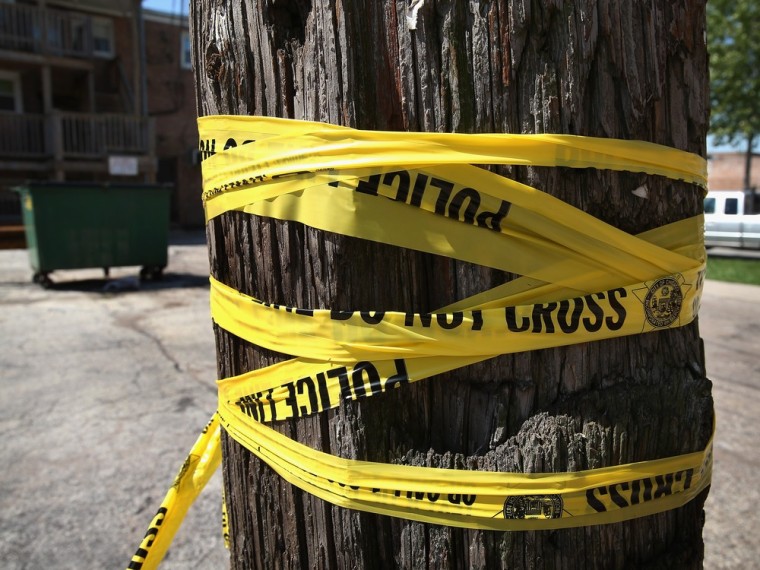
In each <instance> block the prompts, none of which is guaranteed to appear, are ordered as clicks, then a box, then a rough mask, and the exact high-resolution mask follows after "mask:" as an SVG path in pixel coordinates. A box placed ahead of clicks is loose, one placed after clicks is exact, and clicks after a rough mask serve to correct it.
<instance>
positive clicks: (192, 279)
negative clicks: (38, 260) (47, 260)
mask: <svg viewBox="0 0 760 570" xmlns="http://www.w3.org/2000/svg"><path fill="white" fill-rule="evenodd" d="M208 286H209V282H208V276H206V275H197V274H193V273H165V274H164V275H163V277H162V278H161V279H155V280H140V278H139V277H137V276H132V275H129V276H126V277H119V278H96V279H92V278H90V279H74V280H71V279H70V280H62V281H57V282H56V281H53V280H51V282H50V283H49V284H48V285H47V286H46V287H45V289H48V290H50V291H79V292H84V293H103V294H109V293H110V294H114V293H138V292H140V291H159V290H163V289H187V288H203V287H206V288H207V287H208Z"/></svg>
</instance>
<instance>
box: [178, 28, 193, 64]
mask: <svg viewBox="0 0 760 570" xmlns="http://www.w3.org/2000/svg"><path fill="white" fill-rule="evenodd" d="M179 65H180V67H181V68H182V69H192V68H193V60H192V53H191V51H190V32H188V31H187V30H184V31H183V32H182V34H180V46H179Z"/></svg>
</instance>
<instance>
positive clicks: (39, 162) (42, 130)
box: [0, 111, 155, 172]
mask: <svg viewBox="0 0 760 570" xmlns="http://www.w3.org/2000/svg"><path fill="white" fill-rule="evenodd" d="M0 132H1V133H3V136H2V137H0V170H17V171H18V170H55V171H57V172H61V171H87V170H93V171H99V170H103V169H107V158H108V157H109V156H113V155H128V156H137V157H138V158H139V159H141V161H142V162H144V163H145V165H144V167H143V168H141V172H145V171H153V170H155V165H153V164H152V162H153V160H154V156H155V151H154V146H153V141H154V136H153V120H152V119H150V118H143V117H139V116H133V115H121V114H107V113H97V114H96V113H69V112H60V111H54V112H53V113H50V114H48V115H40V114H28V113H27V114H20V113H7V112H0Z"/></svg>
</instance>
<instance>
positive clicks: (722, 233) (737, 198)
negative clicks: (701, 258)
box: [705, 190, 760, 248]
mask: <svg viewBox="0 0 760 570" xmlns="http://www.w3.org/2000/svg"><path fill="white" fill-rule="evenodd" d="M757 197H758V196H757V195H756V196H755V199H756V200H757ZM745 198H746V195H745V193H744V192H742V191H741V190H715V191H712V192H708V193H707V197H706V198H705V247H744V248H760V214H745V213H744V207H745V204H746V203H747V202H748V200H746V199H745Z"/></svg>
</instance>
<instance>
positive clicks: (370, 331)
mask: <svg viewBox="0 0 760 570" xmlns="http://www.w3.org/2000/svg"><path fill="white" fill-rule="evenodd" d="M198 124H199V131H200V138H201V152H202V155H203V162H202V165H203V202H204V207H205V211H206V218H207V220H210V219H212V218H214V217H216V216H218V215H220V214H222V213H223V212H227V211H231V210H239V211H243V212H246V213H249V214H255V215H258V216H266V217H271V218H275V219H279V220H289V221H295V222H300V223H303V224H305V225H308V226H311V227H313V228H317V229H321V230H325V231H330V232H336V233H339V234H342V235H346V236H353V237H358V238H362V239H367V240H373V241H377V242H382V243H386V244H391V245H396V246H399V247H405V248H411V249H415V250H419V251H423V252H428V253H433V254H436V255H442V256H447V257H450V258H453V259H457V260H461V261H466V262H469V263H476V264H480V265H483V266H486V267H490V268H495V269H500V270H503V271H508V272H510V273H514V274H518V275H521V276H522V277H519V278H517V279H515V280H512V281H509V282H507V283H504V284H502V285H499V286H497V287H494V288H492V289H490V290H487V291H484V292H481V293H479V294H477V295H474V296H471V297H468V298H466V299H461V300H459V301H457V302H455V303H453V304H451V305H449V306H447V307H442V308H440V309H439V310H437V311H434V312H432V313H415V312H394V311H374V310H366V309H359V310H356V311H336V310H330V309H313V308H302V307H287V306H283V305H278V304H275V303H272V302H270V301H265V300H260V299H255V298H253V297H250V296H247V295H244V294H243V293H241V292H239V291H236V290H235V289H233V288H231V287H229V286H228V285H226V284H224V283H221V282H219V281H217V280H216V279H214V278H213V277H211V278H210V281H211V289H210V293H211V295H210V302H211V315H212V318H213V320H214V322H215V323H216V324H217V325H218V326H220V327H222V328H223V329H225V330H226V331H228V332H230V333H232V334H234V335H236V336H238V337H240V338H242V339H244V340H246V341H249V342H251V343H254V344H256V345H258V346H260V347H264V348H267V349H271V350H275V351H278V352H281V353H285V354H288V355H291V356H292V358H291V359H290V360H286V361H283V362H280V363H278V364H275V365H272V366H268V367H266V368H261V369H258V370H253V371H250V372H247V373H245V374H241V375H239V376H235V377H232V378H226V379H222V380H219V381H218V389H219V402H218V409H217V411H216V413H215V414H214V416H213V417H212V419H211V421H210V423H209V425H208V426H206V428H205V430H204V432H203V434H202V435H201V437H200V438H199V439H198V442H197V443H196V444H195V446H194V447H193V449H192V450H191V452H190V455H189V456H188V458H187V460H186V461H185V463H184V464H183V466H182V468H181V469H180V472H179V473H178V475H177V477H176V478H175V482H174V484H173V485H172V488H171V489H170V490H169V492H168V493H167V496H166V498H165V499H164V501H163V503H162V504H161V506H160V508H159V511H158V513H157V514H156V515H155V517H154V519H153V520H152V521H151V524H150V526H149V529H148V532H147V534H146V535H145V537H144V539H143V541H142V543H141V544H140V547H139V549H138V551H137V553H136V554H135V555H134V557H133V558H132V561H131V563H130V565H129V568H130V569H138V568H155V567H156V566H157V565H158V563H159V562H160V560H161V559H162V557H163V555H164V554H165V552H166V550H167V548H168V547H169V544H170V542H171V539H172V537H173V536H174V533H175V532H176V530H177V528H178V527H179V525H180V524H181V522H182V518H183V517H184V514H185V512H186V511H187V509H188V508H189V506H190V505H191V504H192V502H193V500H194V499H195V497H196V496H197V495H198V493H200V491H201V489H202V488H203V486H204V485H205V483H206V482H207V481H208V479H209V478H210V476H211V474H212V473H213V471H214V470H215V469H216V468H217V466H218V465H219V463H220V459H221V451H220V443H219V437H220V430H221V429H224V430H226V431H227V433H228V434H229V435H230V436H231V437H232V438H234V439H235V440H236V441H238V442H239V443H240V444H242V445H243V446H245V447H246V448H247V449H249V450H250V451H251V452H252V453H254V454H255V455H257V456H258V457H259V458H261V459H262V460H263V461H265V462H266V463H267V464H268V465H269V466H270V467H271V468H272V469H273V470H274V471H275V472H277V473H278V474H280V475H281V476H282V477H283V478H284V479H285V480H287V481H288V482H290V483H292V484H293V485H296V486H298V487H300V488H301V489H303V490H305V491H307V492H309V493H312V494H314V495H316V496H317V497H320V498H322V499H324V500H327V501H330V502H332V503H334V504H336V505H339V506H342V507H347V508H352V509H359V510H363V511H368V512H373V513H378V514H385V515H391V516H396V517H403V518H406V519H410V520H415V521H421V522H429V523H435V524H441V525H450V526H459V527H466V528H476V529H489V530H540V529H557V528H568V527H579V526H585V525H595V524H605V523H612V522H618V521H623V520H628V519H632V518H636V517H642V516H646V515H650V514H654V513H658V512H662V511H665V510H669V509H674V508H678V507H680V506H682V505H684V504H686V503H687V502H688V501H690V500H691V499H692V498H694V497H695V496H696V495H697V494H698V493H700V492H701V491H702V490H703V489H704V488H706V487H707V486H708V485H709V483H710V477H711V471H712V440H710V442H709V443H708V445H707V447H706V448H705V449H704V450H702V451H698V452H695V453H690V454H686V455H680V456H677V457H669V458H664V459H658V460H653V461H642V462H638V463H632V464H626V465H619V466H614V467H606V468H601V469H591V470H586V471H577V472H568V473H532V474H523V473H499V472H490V471H463V470H452V469H438V468H429V467H415V466H409V465H397V464H382V463H373V462H367V461H356V460H347V459H343V458H340V457H335V456H332V455H330V454H326V453H323V452H320V451H317V450H314V449H311V448H309V447H308V446H305V445H302V444H300V443H298V442H296V441H293V440H291V439H289V438H288V437H286V436H284V435H282V434H280V433H279V432H277V431H275V430H273V429H272V428H270V427H268V426H267V425H266V424H268V423H271V422H276V421H281V420H285V419H290V418H298V417H302V416H305V415H309V414H314V413H319V412H322V411H324V410H327V409H330V408H334V407H336V406H338V405H339V404H340V403H341V402H343V401H348V400H358V399H363V398H369V397H372V396H376V395H380V394H382V393H384V392H387V391H389V390H395V389H403V387H404V386H405V385H406V384H409V383H411V382H418V381H420V380H424V379H426V378H429V377H431V376H434V375H437V374H441V373H443V372H447V371H450V370H454V369H456V368H460V367H462V366H467V365H469V364H473V363H476V362H479V361H482V360H485V359H488V358H492V357H495V356H498V355H501V354H508V353H515V352H521V351H526V350H537V349H541V348H550V347H557V346H563V345H569V344H575V343H581V342H589V341H594V340H602V339H606V338H613V337H619V336H624V335H632V334H639V333H644V332H651V331H656V330H662V329H666V328H673V327H679V326H683V325H685V324H688V323H690V322H691V321H693V320H694V318H695V317H696V316H697V313H698V310H699V302H700V297H701V292H702V285H703V281H704V273H705V253H704V245H703V241H702V236H703V217H702V216H696V217H693V218H689V219H685V220H682V221H679V222H676V223H672V224H668V225H666V226H662V227H659V228H656V229H653V230H650V231H648V232H644V233H641V234H639V235H635V236H634V235H630V234H628V233H626V232H623V231H621V230H618V229H616V228H614V227H612V226H610V225H608V224H606V223H604V222H602V221H601V220H598V219H596V218H594V217H593V216H591V215H589V214H586V213H584V212H582V211H580V210H578V209H576V208H574V207H572V206H570V205H568V204H566V203H564V202H562V201H561V200H558V199H556V198H553V197H552V196H549V195H548V194H545V193H543V192H541V191H539V190H536V189H535V188H532V187H530V186H526V185H524V184H521V183H518V182H516V181H514V180H511V179H508V178H505V177H503V176H500V175H497V174H494V173H492V172H490V171H488V170H485V169H483V168H480V167H479V166H476V165H487V164H508V165H535V166H549V167H552V166H553V167H560V166H561V167H570V168H597V169H610V170H623V171H631V172H641V173H647V174H654V175H660V176H665V177H667V178H670V179H676V180H684V181H686V182H689V183H692V184H695V185H696V186H697V187H701V188H704V187H705V185H706V163H705V161H704V159H702V158H701V157H699V156H696V155H694V154H690V153H686V152H683V151H679V150H676V149H672V148H669V147H663V146H660V145H656V144H652V143H645V142H638V141H621V140H611V139H598V138H590V137H578V136H569V135H510V134H474V135H470V134H440V133H399V132H374V131H360V130H356V129H351V128H347V127H339V126H334V125H328V124H322V123H313V122H307V121H295V120H287V119H274V118H266V117H231V116H212V117H202V118H200V119H199V121H198ZM400 165H403V168H401V167H400ZM387 220H393V221H394V223H393V224H388V223H382V222H384V221H387ZM505 252H508V253H505ZM225 532H226V530H225ZM225 536H226V535H225Z"/></svg>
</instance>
